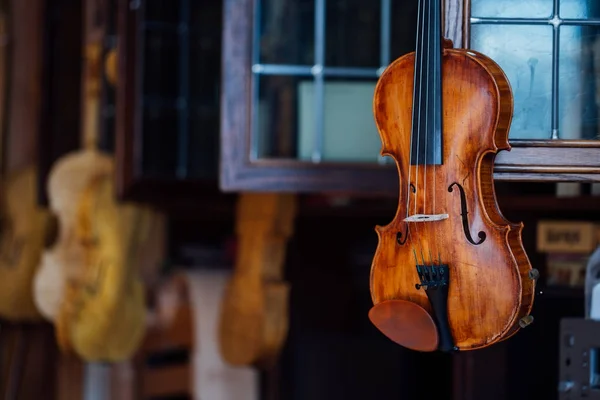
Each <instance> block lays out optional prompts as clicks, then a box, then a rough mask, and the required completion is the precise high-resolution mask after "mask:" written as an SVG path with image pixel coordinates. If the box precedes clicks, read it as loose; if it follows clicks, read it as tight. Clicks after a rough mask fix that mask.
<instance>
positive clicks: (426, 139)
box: [423, 0, 431, 214]
mask: <svg viewBox="0 0 600 400" xmlns="http://www.w3.org/2000/svg"><path fill="white" fill-rule="evenodd" d="M427 29H428V30H427V69H426V71H427V77H426V78H425V81H426V85H427V86H426V88H425V166H424V167H423V170H424V171H423V181H424V182H423V214H427V172H428V171H429V168H427V146H428V143H429V140H428V139H429V137H428V136H429V125H430V124H429V80H430V79H431V68H430V62H431V60H430V59H431V49H430V47H431V46H430V42H431V37H430V36H431V0H428V3H427Z"/></svg>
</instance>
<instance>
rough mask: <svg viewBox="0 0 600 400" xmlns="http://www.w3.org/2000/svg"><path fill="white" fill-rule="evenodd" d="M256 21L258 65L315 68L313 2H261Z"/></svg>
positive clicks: (310, 0)
mask: <svg viewBox="0 0 600 400" xmlns="http://www.w3.org/2000/svg"><path fill="white" fill-rule="evenodd" d="M257 1H258V0H257ZM259 21H260V26H259V27H258V29H260V33H261V35H260V39H259V43H255V44H254V45H255V46H259V49H260V56H259V59H260V61H259V62H261V63H265V64H294V65H312V64H314V59H315V58H314V43H315V42H314V36H315V35H314V30H315V1H314V0H261V1H260V19H259Z"/></svg>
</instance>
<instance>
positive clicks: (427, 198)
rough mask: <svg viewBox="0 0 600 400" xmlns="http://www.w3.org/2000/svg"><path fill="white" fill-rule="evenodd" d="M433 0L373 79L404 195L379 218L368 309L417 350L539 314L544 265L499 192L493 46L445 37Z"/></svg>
mask: <svg viewBox="0 0 600 400" xmlns="http://www.w3.org/2000/svg"><path fill="white" fill-rule="evenodd" d="M429 3H432V2H429ZM433 3H435V5H433V6H432V7H429V8H427V7H425V4H426V2H425V1H422V2H421V6H420V11H419V22H418V24H417V27H418V29H419V33H418V35H417V47H416V51H415V52H413V53H410V54H407V55H405V56H402V57H400V58H399V59H397V60H396V61H394V62H393V63H392V64H391V65H390V66H389V67H388V68H387V69H386V70H385V71H384V73H383V74H382V76H381V78H380V80H379V82H378V84H377V86H376V89H375V95H374V102H373V112H374V114H375V120H376V124H377V128H378V131H379V134H380V137H381V140H382V143H383V146H382V151H381V153H382V155H389V156H391V157H393V158H394V160H395V161H396V164H397V168H398V174H399V179H400V193H399V203H398V209H397V213H396V216H395V218H394V219H393V221H392V222H391V223H390V224H388V225H386V226H377V227H376V231H377V235H378V239H379V243H378V247H377V249H376V252H375V255H374V258H373V262H372V267H371V278H370V289H371V294H372V299H373V302H374V307H373V308H372V309H371V311H370V313H369V317H370V318H371V321H372V322H373V323H374V325H375V326H377V327H378V328H379V329H380V330H381V331H382V332H383V333H384V334H385V335H387V336H388V337H389V338H390V339H392V340H394V341H395V342H397V343H399V344H401V345H403V346H405V347H408V348H412V349H415V350H419V351H434V350H442V351H456V350H473V349H479V348H482V347H486V346H489V345H491V344H493V343H496V342H498V341H500V340H503V339H506V338H507V337H510V336H511V335H512V334H514V333H515V332H516V331H517V330H518V329H519V327H520V324H521V325H526V324H527V323H529V322H530V320H531V317H529V312H530V310H531V307H532V304H533V298H534V288H535V279H533V278H535V275H534V274H532V273H531V271H532V268H531V265H530V262H529V259H528V257H527V254H526V252H525V250H524V248H523V245H522V242H521V230H522V229H523V225H522V224H521V223H513V222H510V221H508V220H506V219H505V218H504V217H503V215H502V213H501V212H500V210H499V207H498V204H497V202H496V197H495V192H494V182H493V177H492V171H493V165H494V158H495V155H496V153H497V152H498V151H500V150H510V145H509V143H508V132H509V128H510V123H511V119H512V112H513V97H512V92H511V88H510V85H509V82H508V80H507V78H506V76H505V74H504V73H503V71H502V70H501V69H500V67H499V66H498V65H497V64H496V63H495V62H494V61H493V60H491V59H490V58H488V57H486V56H485V55H483V54H480V53H477V52H474V51H470V50H462V49H451V48H449V46H448V45H447V44H445V45H442V43H443V41H442V36H441V28H440V25H441V16H440V15H441V12H440V10H439V8H441V6H440V3H439V0H437V1H434V2H433ZM530 275H531V277H530Z"/></svg>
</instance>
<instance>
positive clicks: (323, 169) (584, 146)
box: [220, 0, 600, 196]
mask: <svg viewBox="0 0 600 400" xmlns="http://www.w3.org/2000/svg"><path fill="white" fill-rule="evenodd" d="M255 1H258V0H224V31H223V55H222V74H223V80H222V82H223V83H222V98H221V160H220V188H221V190H223V191H226V192H228V191H258V190H265V191H281V192H327V193H348V194H355V195H391V196H396V195H397V193H398V182H397V180H398V178H397V172H396V168H395V166H379V165H368V164H356V163H325V162H324V163H319V164H314V163H310V162H304V161H297V160H293V159H291V160H259V161H252V160H250V126H251V120H250V118H251V115H250V108H251V91H252V88H251V78H252V76H251V74H252V73H251V70H250V65H251V45H252V28H253V26H252V23H253V20H252V19H253V11H254V2H255ZM469 5H470V1H469V0H464V3H463V2H457V1H455V0H446V7H445V15H446V26H445V35H446V37H448V38H450V39H452V40H453V42H454V45H455V47H463V44H464V42H468V32H469V18H468V16H469V13H468V12H465V10H468V9H470V7H469ZM463 39H465V40H463ZM511 144H512V146H513V148H512V150H511V151H510V152H507V151H503V152H500V153H499V154H498V156H497V158H496V164H495V171H494V177H495V178H496V179H497V180H505V181H510V180H513V181H514V180H518V181H554V182H560V181H585V182H590V181H600V141H549V140H548V141H543V140H541V141H513V142H511Z"/></svg>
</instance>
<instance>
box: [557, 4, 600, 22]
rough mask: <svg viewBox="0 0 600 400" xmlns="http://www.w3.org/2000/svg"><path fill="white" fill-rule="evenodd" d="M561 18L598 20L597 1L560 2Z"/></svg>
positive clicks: (598, 5)
mask: <svg viewBox="0 0 600 400" xmlns="http://www.w3.org/2000/svg"><path fill="white" fill-rule="evenodd" d="M560 16H561V17H562V18H581V19H588V18H600V3H599V2H598V0H560Z"/></svg>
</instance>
